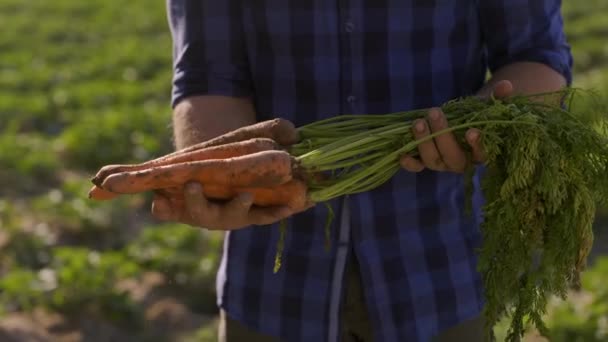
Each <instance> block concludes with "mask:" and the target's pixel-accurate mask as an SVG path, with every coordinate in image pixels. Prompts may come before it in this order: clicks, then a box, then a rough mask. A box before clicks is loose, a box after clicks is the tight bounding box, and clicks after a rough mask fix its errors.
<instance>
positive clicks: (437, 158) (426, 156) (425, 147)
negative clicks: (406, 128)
mask: <svg viewBox="0 0 608 342" xmlns="http://www.w3.org/2000/svg"><path fill="white" fill-rule="evenodd" d="M429 134H430V133H429V127H428V125H427V123H426V120H423V119H419V120H416V121H415V122H414V137H415V138H416V140H420V139H423V138H425V137H427V136H428V135H429ZM433 140H434V139H427V140H426V141H424V142H422V143H420V144H419V145H418V151H419V152H420V159H421V160H422V163H423V164H424V166H425V167H427V168H429V169H431V170H435V171H444V170H446V169H447V167H446V165H445V163H444V162H443V159H441V155H440V154H439V151H438V150H437V147H436V146H435V142H434V141H433Z"/></svg>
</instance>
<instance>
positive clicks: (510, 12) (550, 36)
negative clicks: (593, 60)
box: [479, 0, 573, 85]
mask: <svg viewBox="0 0 608 342" xmlns="http://www.w3.org/2000/svg"><path fill="white" fill-rule="evenodd" d="M479 11H480V20H481V26H482V32H483V36H484V43H485V45H486V49H487V56H488V66H489V68H490V70H491V71H492V72H494V71H495V70H497V69H499V68H501V67H502V66H505V65H507V64H511V63H514V62H538V63H543V64H545V65H547V66H549V67H551V68H553V69H554V70H556V71H557V72H559V73H560V74H562V75H563V76H564V77H565V78H566V81H567V82H568V85H570V84H571V83H572V62H573V61H572V55H571V51H570V46H569V44H568V42H567V41H566V36H565V33H564V25H563V18H562V14H561V1H560V0H481V1H479Z"/></svg>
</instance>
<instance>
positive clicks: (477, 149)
mask: <svg viewBox="0 0 608 342" xmlns="http://www.w3.org/2000/svg"><path fill="white" fill-rule="evenodd" d="M465 137H466V139H467V142H468V143H469V145H470V146H471V150H472V154H473V161H474V162H476V163H483V162H485V160H486V155H485V152H484V150H483V147H482V144H481V132H480V131H479V130H478V129H476V128H471V129H469V130H468V131H467V133H466V135H465Z"/></svg>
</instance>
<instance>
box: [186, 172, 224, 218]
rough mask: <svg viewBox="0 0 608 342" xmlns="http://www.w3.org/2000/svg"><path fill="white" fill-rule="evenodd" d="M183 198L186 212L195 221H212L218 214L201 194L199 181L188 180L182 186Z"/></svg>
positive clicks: (201, 189)
mask: <svg viewBox="0 0 608 342" xmlns="http://www.w3.org/2000/svg"><path fill="white" fill-rule="evenodd" d="M184 200H185V205H186V212H187V213H188V214H189V216H190V218H192V220H194V221H195V222H200V223H201V224H203V223H204V222H209V221H213V220H214V219H215V218H216V216H217V214H218V213H217V210H214V209H215V208H213V207H212V206H211V205H210V203H209V201H208V200H207V198H206V197H205V195H204V194H203V188H202V186H201V185H200V184H199V183H196V182H189V183H187V184H186V185H185V186H184Z"/></svg>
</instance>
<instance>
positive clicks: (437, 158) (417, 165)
mask: <svg viewBox="0 0 608 342" xmlns="http://www.w3.org/2000/svg"><path fill="white" fill-rule="evenodd" d="M492 93H493V95H494V97H496V98H506V97H509V96H511V94H512V93H513V85H512V84H511V82H509V81H500V82H498V83H496V85H495V86H494V87H493V90H492ZM482 96H483V95H482ZM446 128H448V123H447V120H446V118H445V115H444V114H443V112H442V111H441V109H439V108H433V109H431V110H429V113H428V117H427V119H426V120H425V119H419V120H417V121H416V122H414V129H413V130H414V137H415V138H416V139H421V138H424V137H426V136H428V135H429V134H431V133H434V132H438V131H441V130H444V129H446ZM465 137H466V140H467V142H468V143H469V145H470V146H471V150H472V154H473V160H472V161H473V162H475V163H481V162H483V161H484V160H485V157H484V152H483V147H482V146H481V142H480V139H479V138H480V132H479V130H478V129H475V128H471V129H469V130H468V131H467V132H466V135H465ZM418 152H419V154H420V159H417V158H414V157H411V156H404V157H403V158H402V159H401V166H402V167H403V168H404V169H406V170H407V171H410V172H420V171H422V170H424V169H425V168H428V169H431V170H434V171H450V172H456V173H462V172H464V171H465V169H466V168H467V166H468V165H467V163H469V162H470V161H468V160H467V157H466V154H465V152H464V150H463V148H462V147H461V146H460V144H459V143H458V142H457V141H456V137H455V136H454V134H453V133H451V132H450V133H445V134H440V135H439V136H437V137H435V138H434V139H431V140H428V141H426V142H423V143H421V144H420V145H419V146H418Z"/></svg>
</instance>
